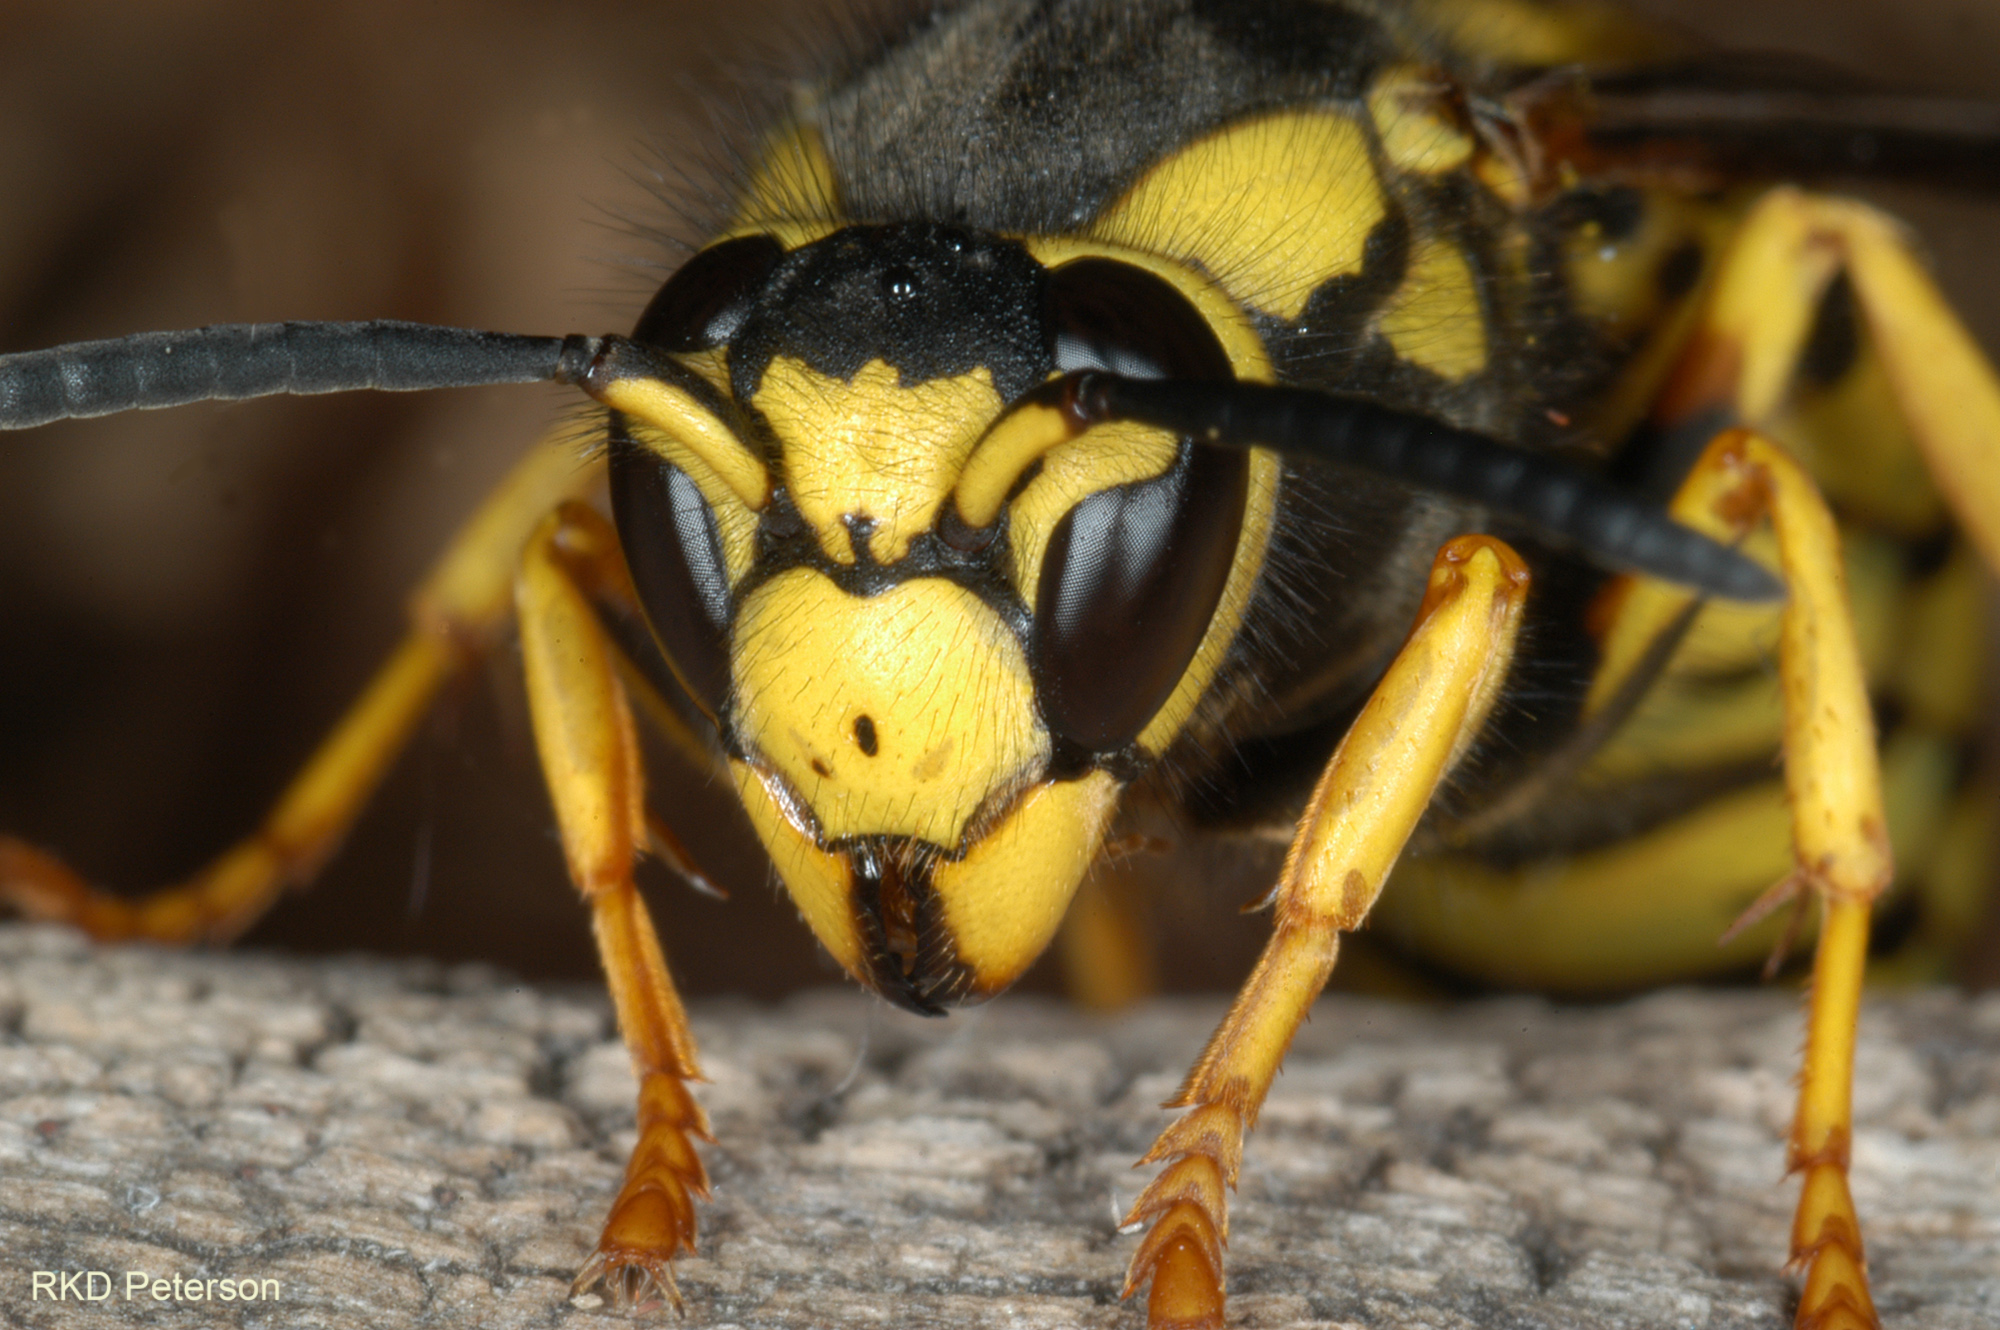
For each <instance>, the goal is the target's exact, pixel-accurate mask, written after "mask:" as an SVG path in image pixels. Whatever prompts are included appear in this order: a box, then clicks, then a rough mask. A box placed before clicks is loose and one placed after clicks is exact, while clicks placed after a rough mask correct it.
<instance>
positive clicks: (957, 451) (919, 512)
mask: <svg viewBox="0 0 2000 1330" xmlns="http://www.w3.org/2000/svg"><path fill="white" fill-rule="evenodd" d="M752 401H753V402H754V403H755V405H756V406H757V408H758V409H759V410H761V411H762V412H763V413H764V416H765V418H766V419H767V420H769V421H770V423H771V427H772V429H774V430H775V431H776V432H777V435H778V437H779V439H780V440H782V441H783V444H784V458H785V481H786V483H787V485H789V486H790V489H791V496H792V501H793V502H794V503H796V504H797V505H798V508H799V514H800V515H801V516H802V517H804V518H805V519H806V521H807V522H809V523H810V524H811V525H812V528H813V530H814V532H815V533H816V535H817V536H818V538H819V542H820V547H821V548H822V549H824V550H825V551H826V555H827V557H828V558H830V559H834V560H836V561H838V562H840V563H853V562H854V558H855V555H854V548H853V544H852V541H851V538H850V533H849V531H848V528H847V525H846V524H845V522H844V520H843V519H845V518H848V517H853V516H859V517H865V518H869V519H872V520H873V521H874V523H875V527H874V530H873V532H872V533H871V534H870V535H869V537H868V549H869V553H870V554H871V555H872V556H873V557H874V559H875V561H876V562H877V563H893V562H894V561H895V560H897V559H900V558H902V557H903V556H904V555H905V554H907V553H909V549H910V542H911V541H912V540H913V539H915V538H916V537H917V536H919V535H921V534H922V533H923V532H925V531H928V530H929V529H930V528H931V524H932V523H933V522H935V521H936V520H937V514H938V508H939V506H940V505H941V504H943V503H944V501H945V499H946V498H947V497H948V496H949V495H950V493H951V488H952V486H953V485H954V484H955V483H956V482H957V480H958V473H959V470H960V469H961V468H962V467H963V466H964V465H965V459H966V457H967V455H969V454H970V453H971V451H972V446H973V444H975V443H977V442H978V441H979V436H980V435H981V434H983V433H984V432H985V430H986V427H987V426H988V425H990V424H991V423H992V422H993V420H994V418H995V417H996V416H998V415H999V414H1000V410H1001V407H1002V406H1003V405H1004V403H1002V402H1001V400H1000V394H999V393H998V392H996V391H995V390H994V387H993V376H992V375H991V374H990V373H988V372H987V370H986V369H985V368H983V367H982V368H979V369H975V370H974V371H973V372H972V373H970V374H964V375H960V376H959V377H957V378H954V379H932V380H930V381H929V382H928V383H920V384H917V385H916V386H915V387H908V388H906V387H902V386H901V385H900V382H899V376H898V374H897V372H896V371H895V370H894V369H892V368H890V367H889V366H888V365H887V364H886V363H884V362H883V361H880V360H871V361H869V362H868V363H867V364H866V365H863V366H862V367H861V369H860V370H859V371H858V372H857V373H856V374H855V376H854V379H853V381H852V382H847V383H844V382H842V381H841V380H839V379H835V378H829V377H828V376H826V375H824V374H821V373H819V372H818V371H817V370H814V369H812V368H811V367H809V366H807V365H806V364H805V363H804V362H802V361H798V360H793V359H791V358H790V357H786V356H780V357H778V358H777V359H775V360H773V361H772V362H771V365H770V368H768V369H766V370H765V371H764V379H763V382H762V383H761V384H759V385H758V388H757V394H756V396H755V397H754V398H753V399H752Z"/></svg>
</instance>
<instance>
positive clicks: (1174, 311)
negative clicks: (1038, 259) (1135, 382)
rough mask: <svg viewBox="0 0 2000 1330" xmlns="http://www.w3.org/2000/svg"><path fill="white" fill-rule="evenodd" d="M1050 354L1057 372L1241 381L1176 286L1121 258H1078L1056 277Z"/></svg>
mask: <svg viewBox="0 0 2000 1330" xmlns="http://www.w3.org/2000/svg"><path fill="white" fill-rule="evenodd" d="M1047 310H1048V328H1049V335H1050V348H1049V349H1050V354H1051V356H1052V357H1053V358H1054V360H1055V367H1056V370H1057V372H1059V373H1063V374H1068V373H1072V372H1074V371H1076V370H1085V369H1098V370H1109V371H1110V372H1112V373H1113V374H1123V375H1125V376H1126V377H1128V378H1134V379H1220V380H1225V381H1226V380H1229V379H1232V378H1234V377H1236V376H1235V372H1234V371H1233V370H1232V369H1231V368H1230V365H1229V355H1228V353H1227V352H1225V351H1224V350H1223V349H1222V343H1221V342H1219V341H1217V340H1216V337H1215V332H1214V330H1213V329H1211V328H1210V327H1209V326H1208V321H1207V320H1206V319H1204V318H1202V317H1201V315H1200V314H1199V313H1198V312H1197V311H1196V310H1195V307H1194V306H1193V305H1191V304H1189V303H1188V299H1187V297H1186V296H1184V295H1182V294H1181V293H1180V292H1179V291H1177V290H1176V289H1174V286H1173V283H1171V282H1169V281H1167V280H1166V279H1165V278H1163V277H1155V276H1154V275H1153V274H1152V273H1149V272H1147V271H1146V270H1145V269H1144V268H1139V267H1135V266H1133V265H1132V264H1129V263H1120V262H1119V261H1118V260H1116V259H1078V260H1077V261H1076V262H1074V263H1068V264H1065V265H1063V266H1062V267H1060V268H1057V269H1056V270H1055V271H1054V272H1053V273H1051V274H1049V286H1048V302H1047Z"/></svg>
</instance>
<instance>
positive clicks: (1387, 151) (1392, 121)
mask: <svg viewBox="0 0 2000 1330" xmlns="http://www.w3.org/2000/svg"><path fill="white" fill-rule="evenodd" d="M1449 90H1450V85H1449V84H1447V83H1445V82H1444V81H1443V80H1442V78H1441V77H1440V76H1438V75H1434V74H1431V73H1428V72H1427V71H1425V70H1423V69H1420V68H1418V67H1417V66H1415V65H1397V66H1395V67H1394V68H1392V69H1389V70H1387V71H1385V72H1384V73H1383V75H1382V77H1380V78H1379V79H1377V80H1376V81H1375V86H1374V87H1372V88H1370V89H1369V90H1368V115H1369V118H1370V119H1372V120H1374V122H1375V133H1376V134H1377V136H1379V137H1380V138H1381V140H1382V155H1383V156H1384V157H1387V158H1388V159H1389V161H1390V162H1391V163H1392V164H1394V166H1395V167H1396V169H1397V170H1399V171H1408V172H1410V173H1411V174H1413V175H1441V174H1443V173H1444V172H1446V171H1454V170H1457V169H1458V168H1459V167H1461V166H1463V165H1465V163H1466V160H1467V159H1468V158H1470V157H1471V156H1472V136H1471V135H1470V134H1468V133H1466V132H1465V131H1464V130H1463V129H1461V128H1460V127H1459V126H1458V124H1457V123H1456V121H1455V120H1454V119H1453V117H1452V115H1451V113H1450V109H1449V108H1448V107H1447V106H1446V105H1445V104H1444V103H1443V101H1442V98H1443V96H1444V94H1445V93H1447V92H1448V91H1449Z"/></svg>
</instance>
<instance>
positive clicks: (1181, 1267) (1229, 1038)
mask: <svg viewBox="0 0 2000 1330" xmlns="http://www.w3.org/2000/svg"><path fill="white" fill-rule="evenodd" d="M1527 591H1528V574H1527V570H1526V568H1525V566H1524V565H1523V564H1522V563H1521V561H1520V559H1519V557H1518V556H1516V555H1515V554H1514V552H1513V551H1512V550H1510V549H1508V548H1507V546H1506V545H1504V544H1502V543H1500V542H1499V541H1497V540H1493V539H1491V538H1490V537H1485V536H1466V537H1461V538H1460V539H1459V540H1456V541H1454V542H1452V543H1451V544H1449V545H1447V546H1445V548H1444V549H1443V550H1442V551H1441V552H1440V553H1439V555H1438V559H1437V562H1436V564H1435V565H1434V566H1433V567H1432V569H1431V579H1430V588H1429V591H1428V593H1427V594H1426V596H1425V598H1424V603H1423V608H1422V610H1421V611H1420V612H1419V614H1418V617H1417V625H1416V628H1415V629H1414V630H1413V631H1412V632H1411V634H1410V638H1409V640H1408V641H1407V642H1406V643H1405V644H1404V646H1403V649H1402V651H1401V652H1400V653H1399V654H1398V655H1397V657H1396V660H1395V663H1394V664H1393V665H1391V666H1390V668H1389V672H1388V674H1387V675H1385V676H1384V677H1383V679H1382V682H1381V683H1380V684H1379V685H1378V686H1377V687H1376V690H1375V693H1374V695H1373V696H1372V697H1371V698H1370V699H1369V701H1368V705H1367V706H1366V707H1364V708H1363V710H1362V712H1361V715H1360V716H1359V717H1358V718H1357V719H1356V720H1355V722H1354V726H1353V728H1352V729H1350V730H1349V731H1348V734H1347V737H1346V738H1345V739H1344V740H1343V741H1342V742H1341V745H1340V748H1339V749H1338V750H1337V751H1336V752H1335V753H1334V755H1333V759H1332V761H1330V762H1329V763H1328V764H1327V767H1326V770H1325V772H1324V774H1322V775H1321V777H1320V780H1319V784H1318V786H1317V787H1316V788H1315V789H1314V790H1313V794H1312V799H1311V802H1310V803H1308V805H1307V807H1306V811H1305V815H1304V817H1303V818H1301V820H1300V822H1299V828H1298V833H1297V835H1296V837H1295V838H1294V839H1293V841H1292V846H1291V850H1290V852H1289V853H1288V854H1287V855H1286V858H1285V865H1284V869H1283V872H1282V875H1281V877H1280V879H1279V882H1278V885H1277V887H1276V888H1275V889H1274V890H1273V892H1272V897H1271V899H1272V903H1273V904H1274V906H1275V914H1276V923H1275V932H1274V933H1273V935H1272V938H1271V941H1270V943H1269V944H1268V945H1267V946H1266V947H1265V949H1264V954H1263V956H1262V957H1261V958H1260V959H1259V960H1258V962H1257V968H1256V969H1255V970H1254V971H1253V972H1252V973H1251V975H1250V978H1249V980H1248V982H1246V983H1245V984H1244V986H1243V989H1242V991H1241V992H1240V993H1239V994H1238V995H1237V998H1236V1002H1235V1004H1234V1005H1233V1006H1232V1007H1231V1008H1230V1010H1229V1014H1228V1016H1226V1017H1225V1018H1224V1019H1223V1022H1222V1024H1221V1026H1220V1027H1218V1028H1217V1030H1216V1032H1215V1034H1214V1035H1213V1036H1212V1037H1211V1038H1210V1039H1209V1042H1208V1047H1207V1048H1206V1049H1204V1050H1203V1052H1202V1055H1201V1058H1200V1059H1199V1060H1198V1061H1197V1062H1196V1063H1195V1066H1194V1070H1193V1071H1192V1072H1190V1073H1189V1075H1188V1078H1187V1081H1186V1083H1185V1084H1183V1085H1182V1087H1181V1090H1180V1093H1179V1094H1177V1095H1176V1096H1175V1097H1174V1098H1173V1099H1172V1100H1171V1101H1169V1103H1168V1104H1167V1105H1166V1107H1169V1108H1186V1109H1187V1110H1188V1112H1187V1113H1186V1114H1184V1115H1183V1116H1182V1117H1181V1118H1180V1119H1178V1120H1177V1121H1176V1122H1175V1123H1174V1124H1173V1125H1172V1126H1170V1127H1168V1128H1167V1129H1166V1131H1164V1132H1162V1133H1161V1135H1160V1138H1159V1140H1158V1141H1157V1142H1155V1143H1154V1145H1153V1148H1152V1149H1151V1150H1149V1151H1148V1152H1147V1153H1146V1156H1145V1158H1144V1159H1142V1160H1141V1161H1140V1162H1141V1163H1142V1164H1146V1163H1160V1162H1165V1163H1166V1164H1167V1167H1166V1168H1165V1169H1164V1170H1163V1171H1162V1172H1161V1173H1160V1175H1159V1176H1158V1177H1157V1178H1155V1179H1154V1180H1153V1182H1152V1185H1150V1186H1149V1187H1147V1188H1146V1190H1145V1191H1144V1192H1143V1193H1142V1194H1141V1195H1140V1197H1139V1199H1138V1201H1137V1202H1136V1203H1135V1204H1134V1205H1133V1207H1132V1211H1131V1213H1130V1214H1129V1215H1127V1216H1126V1219H1125V1223H1126V1225H1127V1226H1128V1227H1135V1226H1138V1225H1141V1224H1144V1223H1147V1222H1148V1221H1150V1222H1151V1223H1152V1230H1151V1232H1149V1233H1148V1234H1147V1235H1146V1238H1145V1241H1144V1242H1143V1243H1141V1244H1140V1247H1139V1250H1138V1252H1137V1253H1136V1254H1135V1255H1134V1256H1133V1257H1132V1264H1131V1268H1130V1271H1129V1273H1128V1274H1127V1276H1126V1281H1125V1290H1124V1292H1125V1296H1128V1297H1129V1296H1130V1295H1131V1294H1132V1293H1133V1291H1134V1290H1136V1289H1137V1288H1138V1287H1139V1286H1140V1285H1141V1284H1144V1283H1146V1282H1148V1281H1149V1280H1150V1281H1151V1284H1152V1290H1151V1293H1150V1295H1149V1299H1148V1306H1147V1324H1148V1326H1149V1327H1151V1330H1168V1327H1173V1328H1174V1330H1182V1328H1183V1327H1186V1328H1189V1330H1192V1328H1194V1327H1203V1328H1207V1327H1220V1326H1221V1325H1222V1312H1223V1292H1222V1289H1223V1263H1222V1247H1223V1244H1224V1243H1225V1242H1226V1240H1227V1237H1228V1220H1227V1210H1226V1200H1225V1196H1224V1189H1225V1188H1226V1187H1234V1186H1235V1184H1236V1174H1237V1168H1238V1165H1239V1164H1240V1162H1241V1160H1242V1155H1243V1138H1244V1135H1245V1134H1246V1133H1247V1132H1248V1131H1249V1130H1250V1128H1251V1127H1252V1126H1253V1125H1255V1123H1256V1120H1257V1113H1258V1110H1259V1108H1260V1107H1261V1106H1262V1105H1263V1102H1264V1096H1265V1094H1266V1093H1267V1092H1268V1091H1269V1090H1270V1087H1271V1079H1272V1077H1274V1076H1275V1075H1277V1072H1278V1066H1279V1064H1280V1063H1281V1062H1282V1061H1283V1060H1284V1056H1285V1050H1286V1049H1287V1048H1289V1047H1290V1046H1291V1042H1292V1037H1293V1035H1294V1034H1295V1033H1297V1031H1298V1028H1299V1025H1300V1024H1301V1023H1302V1022H1303V1021H1304V1020H1305V1018H1306V1013H1307V1012H1308V1011H1309V1010H1310V1009H1311V1007H1312V1004H1313V1001H1314V1000H1315V999H1316V998H1317V997H1318V996H1319V993H1320V990H1321V989H1322V988H1323V987H1325V985H1326V981H1327V977H1328V976H1329V975H1330V974H1331V973H1332V972H1333V963H1334V959H1335V956H1336V955H1337V954H1338V951H1339V942H1340V934H1341V933H1343V932H1349V931H1352V930H1353V929H1355V928H1356V927H1358V926H1359V925H1360V923H1361V921H1362V920H1363V919H1364V918H1365V917H1366V916H1367V913H1368V910H1369V907H1370V906H1371V905H1373V904H1374V902H1375V897H1376V895H1377V893H1379V892H1380V891H1381V889H1382V883H1383V880H1384V879H1385V878H1387V877H1388V875H1389V870H1390V869H1391V868H1392V867H1394V865H1395V862H1396V859H1397V857H1398V856H1399V855H1400V854H1401V853H1402V850H1403V845H1404V843H1405V842H1406V841H1407V840H1408V839H1409V836H1410V833H1411V832H1412V831H1413V830H1414V829H1415V827H1416V825H1417V821H1418V819H1419V818H1420V817H1422V815H1423V812H1424V809H1425V807H1426V806H1428V804H1429V803H1430V800H1431V795H1432V793H1433V792H1434V791H1435V790H1436V788H1437V784H1438V782H1439V781H1440V780H1442V779H1443V778H1444V776H1445V774H1446V773H1447V772H1449V771H1450V769H1451V767H1452V765H1453V763H1455V762H1456V761H1457V759H1458V758H1459V756H1460V755H1461V754H1462V753H1463V752H1464V750H1465V748H1466V746H1467V745H1468V744H1469V743H1470V742H1471V740H1472V738H1473V736H1475V735H1476V734H1477V733H1478V732H1479V729H1480V727H1481V725H1482V724H1484V722H1485V719H1486V715H1487V712H1488V711H1489V710H1491V708H1492V704H1493V700H1494V698H1495V696H1496V695H1497V694H1498V692H1499V689H1500V685H1501V682H1502V681H1503V680H1504V679H1505V678H1506V674H1507V667H1508V664H1509V662H1510V661H1511V660H1512V658H1513V649H1514V640H1515V636H1516V634H1517V631H1518V629H1519V626H1520V614H1521V608H1522V606H1523V604H1524V603H1525V601H1526V598H1527Z"/></svg>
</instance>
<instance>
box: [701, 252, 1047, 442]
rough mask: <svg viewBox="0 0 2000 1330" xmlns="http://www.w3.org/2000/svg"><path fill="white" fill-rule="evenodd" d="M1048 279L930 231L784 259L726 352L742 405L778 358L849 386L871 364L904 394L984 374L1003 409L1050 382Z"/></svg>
mask: <svg viewBox="0 0 2000 1330" xmlns="http://www.w3.org/2000/svg"><path fill="white" fill-rule="evenodd" d="M1046 280H1047V274H1046V272H1045V271H1044V270H1043V268H1042V266H1041V264H1039V263H1037V262H1035V260H1034V259H1033V258H1032V257H1031V256H1030V255H1029V253H1028V251H1027V250H1026V249H1024V248H1022V247H1021V246H1020V245H1019V244H1017V243H1015V242H1014V241H1011V240H1004V239H1001V238H1000V237H998V236H993V235H986V234H982V233H979V232H975V231H968V230H963V229H960V228H957V227H950V226H939V225H935V224H933V223H929V222H908V223H896V224H893V225H887V226H850V227H846V228H844V229H843V230H840V231H837V232H835V233H834V234H833V235H830V236H828V237H826V238H825V239H824V240H819V241H815V242H814V243H812V244H810V245H806V246H803V247H801V248H799V249H797V250H794V251H793V252H792V253H790V254H787V255H786V256H785V257H784V259H783V260H782V261H780V262H779V263H778V264H777V265H776V266H775V267H774V268H773V269H772V270H771V273H770V277H769V280H768V281H767V282H766V283H765V285H764V288H763V290H762V293H761V294H760V295H759V297H758V298H757V301H756V303H755V306H754V307H753V308H752V309H751V310H750V311H749V313H748V315H747V316H746V317H745V318H744V319H743V321H742V323H741V325H740V327H739V329H738V331H737V333H736V335H735V336H734V337H733V338H732V339H731V341H730V344H729V372H730V387H731V390H732V391H733V392H734V393H735V394H736V397H737V400H739V401H745V402H747V401H749V400H750V399H751V398H752V397H753V396H755V394H756V392H757V386H758V384H760V383H761V382H762V381H763V377H764V371H765V370H766V369H767V368H769V366H770V364H771V361H772V360H773V359H775V358H777V357H778V356H790V357H792V358H794V359H796V360H800V361H803V362H804V363H805V364H807V365H810V366H811V367H812V368H813V369H814V370H816V371H818V372H819V373H821V374H825V375H827V376H829V377H831V378H836V379H842V380H848V379H852V378H853V377H854V375H855V373H856V371H858V370H859V369H860V368H861V367H862V366H863V365H866V364H867V363H868V362H869V361H871V360H880V361H883V362H885V363H887V364H888V365H890V366H892V367H894V368H895V370H896V372H897V375H898V377H899V379H900V382H901V383H902V385H903V386H904V387H910V386H913V385H915V384H920V383H928V382H930V381H931V380H932V379H942V378H953V377H956V376H958V375H961V374H969V373H971V372H972V371H973V370H975V369H978V368H980V367H981V366H984V367H985V368H986V370H987V371H988V372H989V373H991V374H992V376H993V386H994V388H995V389H997V390H998V391H999V393H1000V397H1001V399H1002V400H1003V401H1011V400H1012V399H1013V398H1015V397H1018V396H1019V395H1020V394H1022V393H1024V392H1026V391H1027V390H1028V389H1029V388H1031V387H1033V386H1034V385H1035V384H1037V383H1039V382H1041V381H1042V379H1043V378H1044V377H1046V376H1047V373H1048V351H1047V347H1046V346H1045V344H1044V341H1043V336H1042V328H1041V309H1042V287H1043V284H1044V282H1045V281H1046Z"/></svg>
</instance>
